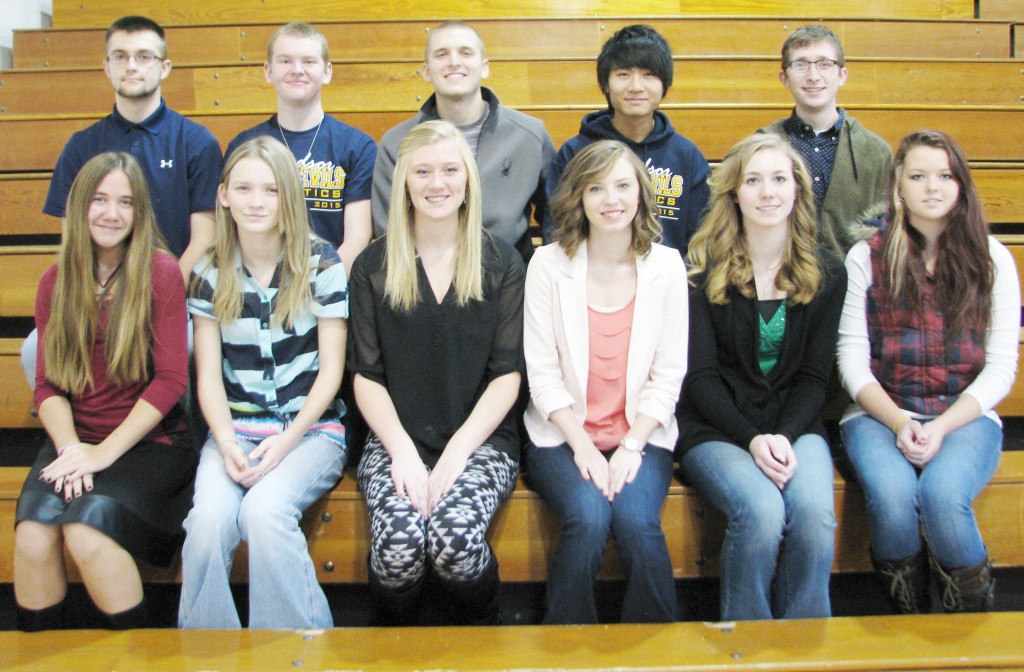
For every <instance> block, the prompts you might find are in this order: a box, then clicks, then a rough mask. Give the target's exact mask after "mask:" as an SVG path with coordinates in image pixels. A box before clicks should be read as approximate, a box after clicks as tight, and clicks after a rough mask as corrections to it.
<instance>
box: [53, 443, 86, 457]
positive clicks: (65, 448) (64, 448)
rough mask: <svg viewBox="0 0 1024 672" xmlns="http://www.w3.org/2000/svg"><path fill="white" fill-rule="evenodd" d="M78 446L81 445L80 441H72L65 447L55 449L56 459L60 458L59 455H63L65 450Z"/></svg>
mask: <svg viewBox="0 0 1024 672" xmlns="http://www.w3.org/2000/svg"><path fill="white" fill-rule="evenodd" d="M80 445H82V442H81V441H72V442H71V443H68V444H65V445H63V446H61V447H60V448H58V449H57V457H60V456H61V455H63V454H64V451H65V450H67V449H68V448H74V447H75V446H80Z"/></svg>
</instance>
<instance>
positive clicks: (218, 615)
mask: <svg viewBox="0 0 1024 672" xmlns="http://www.w3.org/2000/svg"><path fill="white" fill-rule="evenodd" d="M243 446H245V442H243ZM344 466H345V452H344V451H343V450H341V449H339V448H338V446H337V445H336V444H334V443H331V442H330V441H327V440H326V439H324V438H322V437H319V436H316V435H306V436H305V437H303V438H302V439H301V440H300V441H299V443H298V444H297V445H296V446H295V448H294V449H292V451H291V452H290V453H288V455H286V456H285V458H284V459H283V460H281V462H280V463H279V464H278V465H277V467H275V468H274V469H272V470H271V471H269V472H267V475H266V476H265V477H264V478H263V479H262V480H260V481H259V482H258V483H257V484H256V485H254V486H253V487H252V488H251V489H249V490H246V489H245V488H243V487H242V486H240V485H238V484H237V483H235V482H234V481H232V480H231V479H230V478H229V477H228V475H227V472H226V471H225V469H224V459H223V458H222V457H221V453H220V449H219V448H218V447H217V444H216V442H215V440H214V439H213V437H212V436H211V437H210V439H209V440H208V441H207V442H206V445H205V446H204V447H203V450H202V453H201V455H200V457H199V471H198V472H197V473H196V492H195V498H194V500H193V501H194V505H193V507H192V511H191V512H190V513H189V514H188V518H186V519H185V533H186V537H185V545H184V548H183V549H182V552H181V560H182V569H181V573H182V581H181V603H180V604H179V607H178V627H181V628H237V627H240V625H241V623H240V621H239V618H238V612H237V610H236V609H235V603H234V600H233V598H232V596H231V587H230V585H229V584H228V579H229V576H230V574H231V562H232V559H233V557H234V554H235V549H236V548H237V547H238V542H239V541H241V540H242V539H244V540H245V541H246V542H247V543H248V545H249V626H250V627H253V628H329V627H331V626H332V625H333V623H334V621H333V618H332V617H331V609H330V606H329V605H328V604H327V597H326V596H325V595H324V592H323V589H321V587H320V584H319V583H318V582H317V578H316V569H315V568H314V567H313V561H312V559H311V558H310V557H309V549H308V547H307V545H306V537H305V535H303V533H302V530H301V529H300V528H299V520H300V519H301V518H302V512H303V510H304V509H305V508H306V507H308V506H309V505H310V504H312V503H313V502H315V501H316V500H317V499H319V498H320V496H321V495H323V494H324V493H325V492H327V491H328V490H330V489H331V488H332V487H334V485H335V483H337V482H338V479H339V478H340V477H341V471H342V469H343V468H344Z"/></svg>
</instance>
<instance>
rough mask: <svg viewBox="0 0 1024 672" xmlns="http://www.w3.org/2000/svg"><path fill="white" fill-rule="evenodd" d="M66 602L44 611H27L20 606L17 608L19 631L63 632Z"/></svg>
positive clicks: (62, 601)
mask: <svg viewBox="0 0 1024 672" xmlns="http://www.w3.org/2000/svg"><path fill="white" fill-rule="evenodd" d="M65 603H66V600H61V601H60V602H58V603H57V604H55V605H53V606H50V607H44V608H42V609H26V608H25V607H23V606H21V605H20V604H16V605H15V608H16V611H17V613H18V616H17V618H18V630H21V631H22V632H42V631H44V630H63V629H64V627H65V623H64V605H65Z"/></svg>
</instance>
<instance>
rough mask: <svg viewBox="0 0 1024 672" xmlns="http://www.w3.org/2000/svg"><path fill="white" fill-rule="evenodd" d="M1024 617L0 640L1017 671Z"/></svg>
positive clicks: (311, 660)
mask: <svg viewBox="0 0 1024 672" xmlns="http://www.w3.org/2000/svg"><path fill="white" fill-rule="evenodd" d="M1022 629H1024V613H1014V612H1004V613H991V614H956V615H946V614H939V615H932V616H869V617H859V618H827V619H820V620H803V621H748V622H742V623H728V624H726V623H674V624H666V625H590V626H540V625H533V626H505V627H492V628H443V627H437V628H334V629H331V630H326V631H292V630H232V631H226V630H132V631H128V632H105V631H89V630H70V631H65V632H46V633H37V634H31V635H27V634H23V633H18V632H0V650H2V651H3V652H4V654H3V655H4V660H5V666H4V667H5V670H7V671H8V672H15V671H17V672H37V671H38V670H62V669H69V670H70V669H73V670H75V671H76V672H92V671H94V670H95V671H100V670H102V671H104V672H105V671H107V670H148V671H149V672H165V671H166V672H182V671H190V670H218V671H219V672H262V671H263V670H274V671H280V670H308V671H311V672H312V671H313V670H365V671H366V672H376V671H379V670H388V671H393V670H422V669H436V670H454V669H459V670H508V669H518V670H523V669H527V670H591V671H604V670H608V671H613V670H628V669H637V670H639V669H643V670H655V669H657V670H701V671H705V672H706V671H709V670H759V671H761V672H783V671H785V672H793V671H798V670H799V671H808V670H825V669H830V670H861V671H882V670H900V671H903V672H907V671H909V670H938V669H943V670H982V669H984V670H990V671H992V670H1021V669H1024V649H1022V648H1021V647H1020V645H1019V641H1020V640H1019V639H1018V637H1019V636H1020V632H1021V630H1022Z"/></svg>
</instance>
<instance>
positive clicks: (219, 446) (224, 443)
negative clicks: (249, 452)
mask: <svg viewBox="0 0 1024 672" xmlns="http://www.w3.org/2000/svg"><path fill="white" fill-rule="evenodd" d="M229 443H233V444H235V445H236V446H240V445H242V444H240V443H238V439H224V440H223V441H221V442H220V443H218V444H217V447H218V448H220V449H221V450H224V446H225V445H226V444H229Z"/></svg>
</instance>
